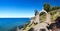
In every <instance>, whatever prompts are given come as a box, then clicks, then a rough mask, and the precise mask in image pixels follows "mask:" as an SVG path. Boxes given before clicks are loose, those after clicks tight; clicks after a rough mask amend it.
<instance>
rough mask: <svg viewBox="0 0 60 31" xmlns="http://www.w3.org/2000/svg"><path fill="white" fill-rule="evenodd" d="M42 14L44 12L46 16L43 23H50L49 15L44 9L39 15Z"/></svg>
mask: <svg viewBox="0 0 60 31" xmlns="http://www.w3.org/2000/svg"><path fill="white" fill-rule="evenodd" d="M42 12H45V14H46V21H45V22H47V23H49V22H50V20H51V19H50V14H49V13H47V11H45V10H44V9H43V10H42V11H41V12H40V13H42Z"/></svg>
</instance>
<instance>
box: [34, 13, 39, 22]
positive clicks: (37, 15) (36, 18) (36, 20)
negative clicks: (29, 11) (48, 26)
mask: <svg viewBox="0 0 60 31" xmlns="http://www.w3.org/2000/svg"><path fill="white" fill-rule="evenodd" d="M35 23H40V22H39V13H37V14H36V16H35Z"/></svg>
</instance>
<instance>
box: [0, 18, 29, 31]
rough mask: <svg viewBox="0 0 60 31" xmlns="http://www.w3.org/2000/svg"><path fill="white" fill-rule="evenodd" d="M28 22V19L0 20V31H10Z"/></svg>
mask: <svg viewBox="0 0 60 31" xmlns="http://www.w3.org/2000/svg"><path fill="white" fill-rule="evenodd" d="M29 21H30V18H0V31H9V30H10V29H12V28H14V27H16V26H20V25H24V24H26V23H27V22H29Z"/></svg>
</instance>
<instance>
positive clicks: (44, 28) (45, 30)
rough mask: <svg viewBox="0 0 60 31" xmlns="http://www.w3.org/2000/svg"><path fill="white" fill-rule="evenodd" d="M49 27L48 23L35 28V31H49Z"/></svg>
mask: <svg viewBox="0 0 60 31" xmlns="http://www.w3.org/2000/svg"><path fill="white" fill-rule="evenodd" d="M47 26H48V24H46V23H40V24H37V25H36V26H34V27H33V28H34V31H43V30H44V31H48V29H47Z"/></svg>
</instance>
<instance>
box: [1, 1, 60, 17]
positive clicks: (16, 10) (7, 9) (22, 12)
mask: <svg viewBox="0 0 60 31" xmlns="http://www.w3.org/2000/svg"><path fill="white" fill-rule="evenodd" d="M45 2H46V3H49V4H50V5H51V6H60V0H0V18H10V17H11V18H18V17H19V18H20V17H33V16H34V10H35V9H37V10H38V11H41V10H42V8H43V4H44V3H45Z"/></svg>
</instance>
